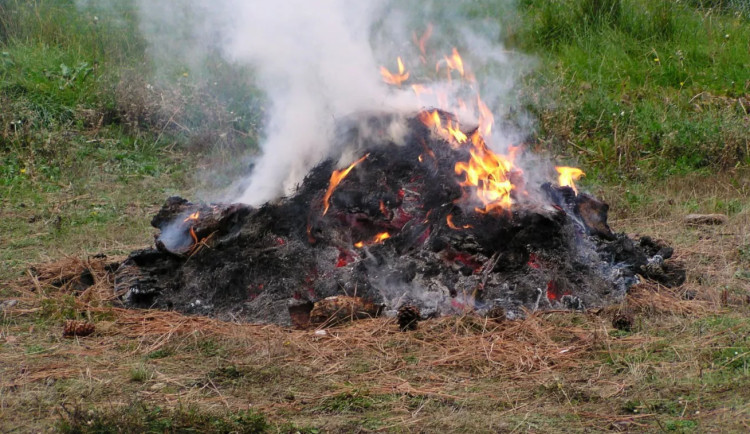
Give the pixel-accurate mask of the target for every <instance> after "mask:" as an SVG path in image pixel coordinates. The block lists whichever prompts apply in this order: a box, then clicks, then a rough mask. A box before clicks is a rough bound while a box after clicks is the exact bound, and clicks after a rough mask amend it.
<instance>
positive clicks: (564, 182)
mask: <svg viewBox="0 0 750 434" xmlns="http://www.w3.org/2000/svg"><path fill="white" fill-rule="evenodd" d="M555 169H556V170H557V173H559V174H560V176H559V178H558V183H559V184H560V186H561V187H570V188H572V189H573V191H575V192H576V194H578V189H577V188H576V184H575V182H573V181H576V180H578V179H579V178H580V177H582V176H586V174H585V173H583V170H581V169H578V168H575V167H564V166H561V167H555Z"/></svg>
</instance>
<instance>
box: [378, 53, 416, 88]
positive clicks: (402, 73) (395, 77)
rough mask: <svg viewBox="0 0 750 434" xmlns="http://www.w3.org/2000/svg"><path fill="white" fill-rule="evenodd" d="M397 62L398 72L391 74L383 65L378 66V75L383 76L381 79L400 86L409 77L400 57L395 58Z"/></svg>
mask: <svg viewBox="0 0 750 434" xmlns="http://www.w3.org/2000/svg"><path fill="white" fill-rule="evenodd" d="M396 63H397V64H398V73H396V74H392V73H391V72H390V71H388V69H387V68H386V67H385V66H381V67H380V75H381V76H382V77H383V81H384V82H386V83H388V84H392V85H395V86H401V83H403V82H405V81H406V80H408V79H409V72H408V71H406V70H405V69H404V62H402V61H401V58H400V57H399V58H397V59H396Z"/></svg>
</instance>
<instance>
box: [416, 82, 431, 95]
mask: <svg viewBox="0 0 750 434" xmlns="http://www.w3.org/2000/svg"><path fill="white" fill-rule="evenodd" d="M411 89H412V90H413V91H414V94H415V95H417V98H419V95H421V94H423V93H432V90H431V89H430V88H428V87H425V86H424V85H421V84H412V85H411Z"/></svg>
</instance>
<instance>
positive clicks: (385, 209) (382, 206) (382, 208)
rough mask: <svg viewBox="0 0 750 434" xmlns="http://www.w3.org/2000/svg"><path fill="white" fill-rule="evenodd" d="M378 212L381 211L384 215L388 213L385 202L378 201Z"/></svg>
mask: <svg viewBox="0 0 750 434" xmlns="http://www.w3.org/2000/svg"><path fill="white" fill-rule="evenodd" d="M380 212H381V213H383V215H384V216H386V217H388V216H389V215H390V213H389V212H388V208H387V207H386V206H385V203H384V202H383V201H382V200H381V201H380Z"/></svg>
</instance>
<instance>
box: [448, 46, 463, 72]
mask: <svg viewBox="0 0 750 434" xmlns="http://www.w3.org/2000/svg"><path fill="white" fill-rule="evenodd" d="M445 63H446V65H448V68H449V69H450V70H456V71H458V73H459V74H461V77H463V76H464V61H463V59H461V56H460V55H459V54H458V50H456V48H455V47H454V48H453V53H452V54H451V56H450V57H448V56H445Z"/></svg>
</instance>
